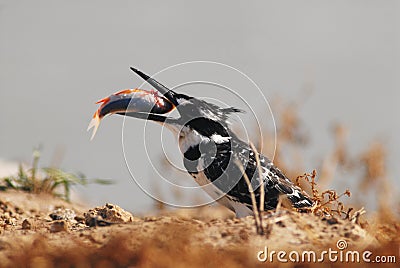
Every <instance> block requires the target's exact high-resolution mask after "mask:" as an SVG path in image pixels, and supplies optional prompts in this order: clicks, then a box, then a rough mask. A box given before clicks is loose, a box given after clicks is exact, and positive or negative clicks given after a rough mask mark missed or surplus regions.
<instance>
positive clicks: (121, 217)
mask: <svg viewBox="0 0 400 268" xmlns="http://www.w3.org/2000/svg"><path fill="white" fill-rule="evenodd" d="M84 216H85V223H86V225H88V226H107V225H110V224H113V223H128V222H133V220H134V217H133V215H132V214H131V213H129V212H127V211H125V210H124V209H122V208H120V207H119V206H117V205H113V204H109V203H106V205H105V206H102V207H96V208H94V209H90V210H89V211H88V212H86V213H85V214H84Z"/></svg>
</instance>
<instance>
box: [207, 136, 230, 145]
mask: <svg viewBox="0 0 400 268" xmlns="http://www.w3.org/2000/svg"><path fill="white" fill-rule="evenodd" d="M211 139H212V140H213V141H214V142H215V143H217V144H221V143H225V142H229V140H230V139H231V137H222V136H221V135H219V134H212V135H211Z"/></svg>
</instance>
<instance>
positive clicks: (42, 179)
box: [0, 149, 113, 201]
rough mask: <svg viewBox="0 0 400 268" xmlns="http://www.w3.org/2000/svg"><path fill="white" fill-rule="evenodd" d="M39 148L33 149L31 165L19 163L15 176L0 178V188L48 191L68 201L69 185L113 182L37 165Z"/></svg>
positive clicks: (37, 191) (34, 191)
mask: <svg viewBox="0 0 400 268" xmlns="http://www.w3.org/2000/svg"><path fill="white" fill-rule="evenodd" d="M39 159H40V150H38V149H35V150H34V151H33V161H32V166H31V167H30V168H28V169H25V168H24V167H23V165H22V164H20V165H19V168H18V173H17V175H16V176H8V177H4V178H1V179H0V183H1V184H0V190H2V191H5V190H7V189H15V190H22V191H26V192H31V193H49V194H53V195H56V196H60V197H61V198H63V199H65V200H67V201H70V195H71V186H73V185H87V184H89V183H96V184H103V185H109V184H112V183H113V182H112V181H110V180H104V179H87V178H86V176H85V175H84V174H82V173H76V174H75V173H69V172H65V171H63V170H61V169H59V168H54V167H44V168H41V167H39ZM60 189H62V191H61V192H60Z"/></svg>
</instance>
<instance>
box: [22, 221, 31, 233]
mask: <svg viewBox="0 0 400 268" xmlns="http://www.w3.org/2000/svg"><path fill="white" fill-rule="evenodd" d="M31 228H32V224H31V223H30V221H29V220H28V219H25V220H24V221H23V222H22V229H24V230H30V229H31Z"/></svg>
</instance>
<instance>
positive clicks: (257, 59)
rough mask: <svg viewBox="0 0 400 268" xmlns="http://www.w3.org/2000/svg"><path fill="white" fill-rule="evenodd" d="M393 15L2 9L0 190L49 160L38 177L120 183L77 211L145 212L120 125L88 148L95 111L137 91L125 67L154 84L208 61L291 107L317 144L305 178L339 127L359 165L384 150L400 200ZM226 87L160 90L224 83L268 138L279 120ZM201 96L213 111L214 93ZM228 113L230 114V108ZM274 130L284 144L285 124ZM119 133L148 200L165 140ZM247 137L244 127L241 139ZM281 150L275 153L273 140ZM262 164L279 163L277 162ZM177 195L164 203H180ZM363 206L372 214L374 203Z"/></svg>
mask: <svg viewBox="0 0 400 268" xmlns="http://www.w3.org/2000/svg"><path fill="white" fill-rule="evenodd" d="M399 15H400V3H399V2H398V1H395V0H393V1H330V2H328V1H257V2H244V1H243V2H242V3H241V4H232V2H231V1H201V2H197V3H194V2H193V3H188V2H187V1H118V2H111V1H85V2H78V1H76V2H75V1H50V0H46V1H18V0H15V1H0V128H1V131H0V176H6V175H8V174H9V173H10V172H11V173H12V172H15V170H16V167H17V163H18V162H20V161H23V162H29V161H31V158H32V150H33V148H34V147H37V146H41V148H42V149H41V151H42V157H41V159H40V161H41V163H40V164H41V165H43V166H50V165H57V166H60V167H61V168H62V169H64V170H67V171H71V172H77V171H79V172H83V173H84V174H85V175H86V176H88V177H93V178H105V179H112V180H113V181H114V182H115V184H113V185H111V186H104V185H95V184H94V185H89V186H87V187H77V188H75V190H76V195H77V196H79V198H80V199H81V200H85V201H86V202H89V203H90V204H96V205H97V204H102V203H104V202H111V203H116V204H118V205H120V206H121V207H124V208H126V209H129V210H131V211H133V212H138V213H143V212H145V211H148V210H149V209H151V208H152V207H153V204H154V201H153V200H152V198H150V197H149V196H148V195H146V194H145V193H144V192H143V191H142V190H141V189H140V187H138V185H137V184H136V183H135V182H134V181H133V180H132V177H131V174H130V172H129V170H128V168H127V166H126V165H125V159H124V154H123V150H122V142H121V141H122V140H121V133H122V124H123V118H122V117H117V116H113V117H110V118H106V119H105V120H104V121H103V122H102V124H101V126H100V129H99V131H98V133H97V135H96V137H95V139H94V140H93V141H91V142H90V141H89V138H90V133H87V132H86V128H87V125H88V123H89V121H90V119H91V117H92V115H93V113H94V111H95V110H96V109H97V105H95V104H94V102H96V101H97V100H98V99H101V98H103V97H105V96H108V95H110V94H111V93H114V92H115V91H117V90H120V89H124V88H135V87H138V86H140V85H141V84H142V81H141V80H140V79H139V78H138V77H136V76H134V75H133V74H132V73H131V72H130V71H129V66H136V67H138V68H139V69H141V70H143V71H145V72H147V73H149V74H155V73H157V72H159V71H160V70H162V69H164V68H167V67H168V66H171V65H175V64H178V63H182V62H187V61H194V60H204V61H207V60H208V61H215V62H221V63H224V64H227V65H230V66H233V67H235V68H237V69H239V70H240V71H242V72H244V73H245V74H247V75H248V76H249V77H251V78H252V79H253V80H254V81H255V83H257V85H258V86H259V87H260V89H261V91H262V93H263V94H264V95H265V96H266V98H267V99H268V100H273V99H275V100H276V99H277V98H279V100H280V101H283V102H286V103H292V102H293V103H296V107H297V108H296V112H297V113H298V114H297V115H298V117H299V118H301V121H300V122H301V124H302V125H303V126H304V127H305V129H308V131H307V133H308V136H309V143H308V144H307V146H305V147H301V148H300V149H299V152H300V155H301V159H302V161H304V163H303V164H304V166H303V168H304V171H303V172H306V171H307V172H310V171H312V170H313V169H317V171H318V167H319V165H320V162H321V161H322V160H323V159H324V157H325V156H326V155H329V154H330V153H332V152H331V151H332V146H334V142H335V141H334V138H333V135H332V128H333V126H334V125H335V124H338V123H340V124H342V125H343V126H344V127H345V129H346V133H347V134H346V135H347V136H346V141H347V142H346V148H347V150H348V151H349V152H350V153H351V154H354V155H357V154H359V153H362V151H363V149H364V148H367V147H369V146H370V145H371V144H373V143H374V142H376V141H379V142H381V143H382V144H383V146H385V148H386V152H387V158H386V161H385V165H386V167H387V174H385V176H387V178H388V179H389V181H390V182H391V185H393V187H391V188H392V190H393V191H398V189H399V185H400V181H399V175H400V166H399V164H398V161H397V160H398V159H400V150H399V148H400V138H399V137H400V124H399V123H398V119H397V115H398V114H399V113H400V108H399V107H400V106H399V105H398V102H399V100H400V90H399V87H400V75H399V74H400V16H399ZM212 70H214V69H212ZM207 71H208V73H207V75H204V73H205V72H207ZM196 72H197V73H196ZM221 73H222V71H221ZM221 73H220V72H219V71H210V69H208V68H207V66H205V65H202V66H201V67H199V69H197V71H196V68H194V69H191V71H190V72H188V71H187V70H186V71H184V69H182V68H181V69H179V68H178V69H175V71H171V72H164V73H162V74H160V76H157V79H159V80H160V81H162V82H163V83H164V84H166V85H168V86H171V87H172V86H176V85H178V84H180V83H183V82H186V81H191V80H202V79H207V80H209V81H214V82H221V83H228V84H229V86H230V87H233V88H234V89H235V91H236V92H237V93H238V94H239V95H240V96H242V97H243V98H245V99H246V100H247V101H248V103H249V104H250V105H251V107H252V108H253V109H254V112H255V114H259V116H260V117H261V118H263V121H265V122H264V123H265V126H263V127H266V128H269V127H270V126H271V116H270V114H269V113H268V111H267V110H266V107H265V102H264V101H260V95H259V94H258V93H255V92H256V91H255V89H254V87H253V88H252V89H251V90H250V89H249V87H247V86H246V82H240V81H238V82H237V83H236V79H237V80H240V79H241V78H240V79H239V78H237V77H240V76H238V74H237V73H236V74H234V73H232V77H231V76H230V74H229V72H224V74H223V75H221ZM221 76H223V79H222V80H221V79H220V78H221ZM240 83H243V84H240ZM247 83H248V82H247ZM142 87H143V88H146V89H149V88H150V87H149V86H148V85H144V86H142ZM188 90H189V89H188ZM194 90H195V89H192V91H188V92H190V94H192V95H199V94H196V92H198V91H199V90H200V89H196V90H198V91H194ZM183 91H184V90H183ZM211 91H212V90H210V92H211ZM210 94H211V93H210ZM201 95H202V97H209V96H208V95H207V92H202V94H201ZM211 97H213V96H211ZM214 97H215V96H214ZM221 101H222V102H224V103H227V104H228V105H236V102H235V101H234V100H233V99H232V100H230V99H229V98H227V99H224V100H221ZM231 102H235V103H231ZM237 104H238V106H241V105H242V104H243V103H240V102H237ZM275 107H276V106H275ZM241 108H246V107H241ZM272 112H273V113H274V114H275V111H274V105H272ZM263 114H266V116H263ZM275 117H276V118H275V119H276V120H277V126H278V133H279V126H280V125H281V123H282V122H280V121H279V116H275ZM128 121H129V123H128ZM396 122H397V123H396ZM125 123H126V125H127V127H129V132H127V133H129V135H127V134H126V133H125V135H124V139H125V140H126V141H127V142H128V143H126V146H125V147H126V148H128V149H126V150H128V151H129V153H128V154H129V157H128V158H127V162H129V163H128V164H129V166H130V169H131V173H134V175H135V178H137V179H138V180H139V181H141V182H142V183H143V184H145V185H147V186H146V187H148V188H149V189H150V188H151V187H154V185H157V182H158V180H159V178H158V177H157V176H159V175H157V173H153V167H152V164H151V163H150V161H149V158H148V157H146V155H144V152H145V151H143V150H144V142H143V139H144V138H145V139H146V141H147V142H149V141H150V143H151V141H152V140H157V142H158V141H159V140H160V138H159V137H160V132H161V128H160V127H158V126H156V125H154V126H149V127H150V129H149V130H148V131H146V134H144V133H143V127H144V122H141V121H139V120H134V119H129V120H126V121H125ZM252 126H253V122H249V125H248V126H246V127H247V128H251V127H252ZM164 140H165V141H164ZM163 141H164V143H166V144H168V146H171V147H173V146H174V145H175V144H176V142H175V141H174V140H173V137H172V135H171V136H170V137H168V136H167V137H165V139H164V138H163ZM168 141H169V142H168ZM277 142H278V146H279V142H280V137H279V135H278V137H277ZM154 144H157V143H154ZM265 144H268V142H266V143H265ZM150 151H151V152H150V156H151V157H150V158H151V161H152V162H153V163H161V164H160V167H161V168H162V167H163V166H162V165H163V164H162V159H163V157H162V155H163V154H162V150H161V147H158V146H152V148H151V150H150ZM265 151H266V154H267V155H268V156H270V157H271V156H272V155H271V154H273V150H272V151H271V150H270V149H269V148H266V149H265ZM160 160H161V161H160ZM372 161H373V159H372ZM293 165H296V163H293ZM165 168H166V169H167V167H165ZM132 170H133V171H132ZM177 173H179V172H177ZM341 173H342V174H341V175H340V178H341V179H337V180H335V181H332V182H330V185H329V186H330V187H334V188H336V189H338V190H344V189H346V188H350V190H351V191H352V192H353V193H354V192H357V191H358V190H357V188H356V187H357V185H356V184H354V182H352V178H353V176H354V175H353V174H346V172H341ZM343 173H344V174H343ZM298 175H300V174H298ZM168 176H171V177H173V176H175V175H174V173H173V172H168ZM168 176H167V177H168ZM179 176H182V174H180V175H179ZM185 178H186V179H187V180H188V181H190V182H191V180H192V179H191V177H190V176H186V177H185ZM376 187H377V188H379V184H377V185H376ZM153 190H154V189H153ZM154 191H162V189H157V190H154ZM175 194H176V193H174V192H173V191H165V193H164V194H163V195H164V198H166V199H168V200H174V199H176V196H174V195H175ZM199 194H201V193H199ZM364 202H365V203H371V201H368V199H367V198H366V200H365V201H364ZM370 205H371V206H373V204H370Z"/></svg>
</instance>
